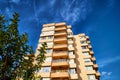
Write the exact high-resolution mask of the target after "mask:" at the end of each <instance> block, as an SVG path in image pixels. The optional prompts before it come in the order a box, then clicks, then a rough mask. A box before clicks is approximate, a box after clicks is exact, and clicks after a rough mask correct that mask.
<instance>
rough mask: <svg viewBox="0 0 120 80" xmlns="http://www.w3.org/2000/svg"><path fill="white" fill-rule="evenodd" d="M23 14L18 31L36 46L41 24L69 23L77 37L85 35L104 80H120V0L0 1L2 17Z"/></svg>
mask: <svg viewBox="0 0 120 80" xmlns="http://www.w3.org/2000/svg"><path fill="white" fill-rule="evenodd" d="M14 12H18V13H19V14H20V23H19V31H20V33H24V32H27V33H28V35H29V44H30V45H32V46H33V47H34V49H35V48H36V46H37V43H38V39H39V34H40V33H41V28H42V24H45V23H51V22H64V21H65V22H66V23H67V24H69V25H72V30H73V33H74V34H78V33H86V34H87V35H88V36H90V40H91V43H92V46H93V50H94V52H95V57H96V58H97V63H98V64H99V70H100V72H101V80H120V76H119V71H120V69H119V66H120V52H119V50H120V47H119V45H120V43H119V41H120V0H0V14H4V15H6V16H7V18H10V17H11V16H12V14H13V13H14Z"/></svg>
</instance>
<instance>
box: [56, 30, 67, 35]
mask: <svg viewBox="0 0 120 80" xmlns="http://www.w3.org/2000/svg"><path fill="white" fill-rule="evenodd" d="M54 35H55V36H60V35H67V33H66V32H65V31H63V32H59V31H58V32H55V34H54Z"/></svg>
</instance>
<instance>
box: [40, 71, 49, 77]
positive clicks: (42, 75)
mask: <svg viewBox="0 0 120 80" xmlns="http://www.w3.org/2000/svg"><path fill="white" fill-rule="evenodd" d="M38 74H39V76H41V77H50V72H47V73H44V72H40V73H38Z"/></svg>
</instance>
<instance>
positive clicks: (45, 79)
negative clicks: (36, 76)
mask: <svg viewBox="0 0 120 80" xmlns="http://www.w3.org/2000/svg"><path fill="white" fill-rule="evenodd" d="M42 80H50V78H42Z"/></svg>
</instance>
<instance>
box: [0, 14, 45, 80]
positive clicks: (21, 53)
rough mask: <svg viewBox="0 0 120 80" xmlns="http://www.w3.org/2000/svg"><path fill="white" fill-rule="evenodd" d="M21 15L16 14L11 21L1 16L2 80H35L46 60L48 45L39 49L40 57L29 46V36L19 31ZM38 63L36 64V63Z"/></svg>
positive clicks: (0, 58) (0, 76) (0, 49)
mask: <svg viewBox="0 0 120 80" xmlns="http://www.w3.org/2000/svg"><path fill="white" fill-rule="evenodd" d="M18 22H19V14H18V13H14V14H13V18H11V19H10V20H9V21H7V20H6V19H5V16H3V15H0V79H2V80H15V79H17V78H23V79H24V80H32V79H35V75H34V74H35V72H36V71H37V70H38V69H39V68H40V67H41V64H42V63H43V62H44V60H45V53H46V52H45V47H46V43H44V44H42V45H43V46H42V47H41V48H40V49H39V53H40V54H38V55H35V54H34V51H33V48H32V47H31V46H29V45H28V44H27V42H28V35H27V33H24V34H22V35H20V33H19V31H18ZM35 62H36V63H35Z"/></svg>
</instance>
